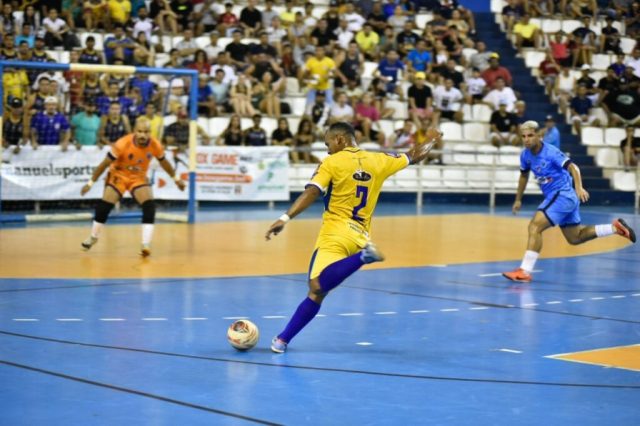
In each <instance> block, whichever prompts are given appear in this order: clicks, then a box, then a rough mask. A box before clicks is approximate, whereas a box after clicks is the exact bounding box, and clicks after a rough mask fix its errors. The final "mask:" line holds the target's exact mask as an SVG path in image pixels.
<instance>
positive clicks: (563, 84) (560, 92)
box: [553, 66, 575, 115]
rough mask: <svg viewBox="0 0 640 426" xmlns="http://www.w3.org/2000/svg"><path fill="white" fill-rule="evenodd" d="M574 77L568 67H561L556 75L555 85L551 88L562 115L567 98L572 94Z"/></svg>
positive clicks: (564, 111)
mask: <svg viewBox="0 0 640 426" xmlns="http://www.w3.org/2000/svg"><path fill="white" fill-rule="evenodd" d="M574 87H575V78H574V77H573V76H572V75H571V73H570V72H569V67H564V66H563V67H562V71H561V72H560V74H558V77H556V85H555V87H554V89H553V97H554V99H555V100H556V101H557V102H558V105H559V106H560V111H561V112H562V114H563V115H566V114H567V106H568V104H569V100H570V99H571V98H572V97H573V95H574V91H573V90H574Z"/></svg>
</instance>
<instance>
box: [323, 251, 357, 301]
mask: <svg viewBox="0 0 640 426" xmlns="http://www.w3.org/2000/svg"><path fill="white" fill-rule="evenodd" d="M362 265H364V262H363V261H362V259H361V258H360V253H359V252H358V253H356V254H352V255H351V256H349V257H345V258H344V259H342V260H338V261H337V262H333V263H332V264H331V265H329V266H327V267H326V268H324V269H323V270H322V272H321V273H320V276H319V277H318V281H319V282H320V288H322V291H324V292H325V293H328V292H330V291H331V290H333V289H334V288H336V287H337V286H339V285H340V283H342V281H344V280H345V279H346V278H347V277H348V276H349V275H351V274H353V273H354V272H355V271H357V270H358V269H360V268H361V267H362Z"/></svg>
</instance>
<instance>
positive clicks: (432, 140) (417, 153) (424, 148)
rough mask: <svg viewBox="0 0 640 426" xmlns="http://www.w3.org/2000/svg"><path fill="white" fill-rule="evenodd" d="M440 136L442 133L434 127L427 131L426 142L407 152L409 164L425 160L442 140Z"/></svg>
mask: <svg viewBox="0 0 640 426" xmlns="http://www.w3.org/2000/svg"><path fill="white" fill-rule="evenodd" d="M442 135H443V133H442V132H441V131H440V130H438V129H436V128H435V127H431V128H430V129H429V130H427V142H425V143H422V144H416V145H414V146H413V148H411V149H410V150H409V151H408V152H407V155H408V156H409V161H410V162H411V164H415V163H419V162H420V161H422V160H424V159H425V158H427V155H429V152H430V151H431V150H432V149H433V147H434V146H435V145H436V144H437V143H438V142H439V141H441V140H442Z"/></svg>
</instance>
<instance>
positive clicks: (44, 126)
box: [31, 96, 70, 151]
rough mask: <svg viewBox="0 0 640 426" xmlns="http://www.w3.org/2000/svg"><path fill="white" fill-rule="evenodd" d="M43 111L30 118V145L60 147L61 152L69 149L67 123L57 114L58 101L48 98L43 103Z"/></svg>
mask: <svg viewBox="0 0 640 426" xmlns="http://www.w3.org/2000/svg"><path fill="white" fill-rule="evenodd" d="M44 108H45V110H44V111H40V112H38V113H37V114H36V115H34V116H33V117H32V118H31V145H32V147H33V149H37V148H38V146H40V145H60V148H62V151H66V150H67V148H68V147H69V137H70V133H69V121H67V118H66V117H65V116H64V114H62V113H61V112H58V99H56V98H55V97H53V96H49V97H47V98H46V99H45V101H44Z"/></svg>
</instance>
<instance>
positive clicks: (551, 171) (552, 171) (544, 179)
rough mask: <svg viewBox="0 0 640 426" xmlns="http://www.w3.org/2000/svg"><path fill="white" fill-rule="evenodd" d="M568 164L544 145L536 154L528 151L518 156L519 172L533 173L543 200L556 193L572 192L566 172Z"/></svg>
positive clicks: (570, 181)
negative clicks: (543, 197)
mask: <svg viewBox="0 0 640 426" xmlns="http://www.w3.org/2000/svg"><path fill="white" fill-rule="evenodd" d="M569 164H571V160H570V159H569V158H568V157H567V156H566V155H564V154H563V153H562V152H561V151H560V150H559V149H558V148H556V147H554V146H551V145H548V144H545V143H543V144H542V148H541V149H540V152H538V153H537V154H533V153H532V152H531V151H530V150H528V149H525V150H523V151H522V154H520V171H522V172H528V171H530V170H531V171H533V175H534V176H535V178H536V180H537V181H538V184H539V185H540V189H541V190H542V193H543V194H544V196H545V198H548V197H549V196H551V195H553V194H554V193H555V192H558V191H567V190H569V191H573V185H572V179H571V175H570V174H569V172H568V171H567V167H569Z"/></svg>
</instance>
